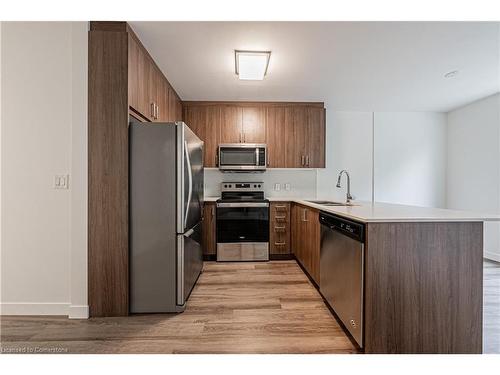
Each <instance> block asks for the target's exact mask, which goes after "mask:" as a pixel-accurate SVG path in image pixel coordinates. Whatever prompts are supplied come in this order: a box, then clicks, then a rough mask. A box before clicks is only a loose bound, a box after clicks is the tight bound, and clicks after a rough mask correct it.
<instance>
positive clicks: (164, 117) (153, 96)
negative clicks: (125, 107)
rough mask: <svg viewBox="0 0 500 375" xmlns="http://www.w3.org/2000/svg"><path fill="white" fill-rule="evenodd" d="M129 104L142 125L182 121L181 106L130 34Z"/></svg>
mask: <svg viewBox="0 0 500 375" xmlns="http://www.w3.org/2000/svg"><path fill="white" fill-rule="evenodd" d="M128 81H129V86H128V103H129V107H130V108H131V109H132V110H133V112H134V117H137V116H136V114H138V115H140V116H139V117H140V118H141V119H143V120H144V121H154V122H169V121H181V120H182V102H181V100H180V99H179V97H178V95H177V94H176V93H175V91H174V90H173V88H172V87H171V85H170V83H169V82H168V80H167V78H166V77H165V76H164V75H163V73H162V72H161V70H160V69H159V68H158V67H157V66H156V64H155V62H154V61H153V59H152V58H151V56H150V55H149V53H148V52H147V51H146V49H145V48H144V47H143V46H142V44H141V43H140V42H139V41H138V40H137V37H136V36H135V35H132V34H130V33H129V41H128Z"/></svg>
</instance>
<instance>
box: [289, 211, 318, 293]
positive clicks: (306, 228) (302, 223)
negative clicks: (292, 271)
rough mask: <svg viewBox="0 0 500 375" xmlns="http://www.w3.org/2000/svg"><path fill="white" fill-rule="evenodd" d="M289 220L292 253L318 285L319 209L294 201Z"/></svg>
mask: <svg viewBox="0 0 500 375" xmlns="http://www.w3.org/2000/svg"><path fill="white" fill-rule="evenodd" d="M291 221H292V229H291V230H292V236H291V238H292V251H293V254H294V255H295V258H296V259H297V261H298V262H299V263H300V264H301V265H302V267H303V268H304V269H305V270H306V271H307V273H308V274H309V276H310V277H311V278H312V279H313V280H314V282H315V283H316V284H317V285H319V255H320V223H319V211H318V210H316V209H314V208H310V207H307V206H302V205H300V204H295V203H294V204H292V219H291Z"/></svg>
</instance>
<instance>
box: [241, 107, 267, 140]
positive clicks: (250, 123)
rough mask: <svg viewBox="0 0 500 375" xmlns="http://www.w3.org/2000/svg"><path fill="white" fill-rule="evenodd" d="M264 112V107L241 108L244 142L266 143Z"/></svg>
mask: <svg viewBox="0 0 500 375" xmlns="http://www.w3.org/2000/svg"><path fill="white" fill-rule="evenodd" d="M265 115H266V112H265V108H264V107H261V106H260V107H243V108H242V132H243V139H242V140H243V142H244V143H266V116H265Z"/></svg>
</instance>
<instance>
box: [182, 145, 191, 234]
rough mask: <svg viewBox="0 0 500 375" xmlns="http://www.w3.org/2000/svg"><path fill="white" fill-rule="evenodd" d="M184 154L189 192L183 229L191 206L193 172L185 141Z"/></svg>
mask: <svg viewBox="0 0 500 375" xmlns="http://www.w3.org/2000/svg"><path fill="white" fill-rule="evenodd" d="M184 153H185V154H186V164H187V166H186V168H187V172H188V179H189V182H188V183H189V191H188V198H187V203H186V212H185V213H184V228H186V227H187V220H188V214H189V206H190V205H191V198H192V195H193V171H192V170H191V160H190V159H189V150H188V143H187V141H184Z"/></svg>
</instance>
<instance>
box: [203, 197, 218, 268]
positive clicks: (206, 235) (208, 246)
mask: <svg viewBox="0 0 500 375" xmlns="http://www.w3.org/2000/svg"><path fill="white" fill-rule="evenodd" d="M215 219H216V218H215V202H205V205H204V207H203V258H204V259H206V260H214V259H215V257H216V255H217V250H216V249H217V248H216V246H217V245H216V243H215V241H216V240H215V235H216V232H215V231H216V226H215V225H216V224H215V223H216V221H215Z"/></svg>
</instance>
